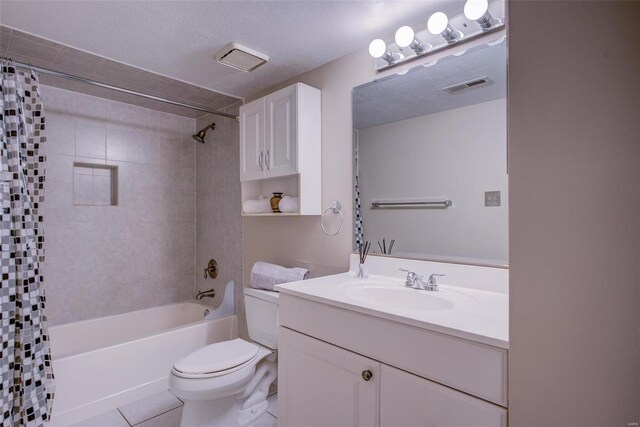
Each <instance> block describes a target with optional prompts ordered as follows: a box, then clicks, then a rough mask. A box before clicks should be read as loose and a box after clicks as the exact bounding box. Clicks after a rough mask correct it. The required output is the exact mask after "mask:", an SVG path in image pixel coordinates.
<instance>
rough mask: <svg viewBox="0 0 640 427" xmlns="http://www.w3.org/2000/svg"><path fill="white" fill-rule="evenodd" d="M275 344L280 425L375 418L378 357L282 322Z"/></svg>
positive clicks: (368, 422) (321, 425) (373, 421)
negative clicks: (315, 336)
mask: <svg viewBox="0 0 640 427" xmlns="http://www.w3.org/2000/svg"><path fill="white" fill-rule="evenodd" d="M279 347H280V348H281V349H282V348H283V347H284V349H285V351H284V352H281V353H280V354H279V356H278V357H279V361H278V366H279V368H278V376H279V379H278V396H279V397H278V401H279V402H280V403H281V402H286V403H285V405H284V406H281V405H280V404H279V405H280V407H279V408H278V423H279V425H281V426H307V427H312V426H318V427H326V426H367V427H370V426H376V425H378V424H379V422H378V395H379V383H380V363H378V362H376V361H374V360H371V359H368V358H366V357H363V356H360V355H358V354H355V353H352V352H350V351H347V350H344V349H342V348H340V347H336V346H333V345H330V344H327V343H325V342H322V341H320V340H316V339H313V338H309V337H307V336H306V335H302V334H299V333H297V332H294V331H291V330H289V329H286V328H282V329H281V330H280V335H279ZM365 378H368V379H367V380H365Z"/></svg>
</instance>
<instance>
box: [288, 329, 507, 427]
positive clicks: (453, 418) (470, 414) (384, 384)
mask: <svg viewBox="0 0 640 427" xmlns="http://www.w3.org/2000/svg"><path fill="white" fill-rule="evenodd" d="M279 359H280V360H279V363H278V366H279V380H278V393H279V398H278V425H280V426H285V427H287V426H291V427H295V426H341V427H343V426H344V427H346V426H367V427H372V426H382V427H402V426H411V427H413V426H476V427H485V426H486V427H505V426H506V425H507V410H506V409H505V408H503V407H501V406H498V405H494V404H492V403H489V402H486V401H484V400H481V399H478V398H476V397H473V396H470V395H468V394H466V393H462V392H460V391H457V390H454V389H452V388H449V387H446V386H443V385H441V384H438V383H435V382H433V381H430V380H428V379H425V378H422V377H419V376H417V375H413V374H411V373H408V372H405V371H402V370H399V369H396V368H394V367H391V366H389V365H386V364H383V363H381V362H378V361H376V360H373V359H369V358H367V357H364V356H361V355H359V354H356V353H354V352H351V351H348V350H345V349H343V348H340V347H337V346H334V345H332V344H329V343H326V342H324V341H321V340H318V339H315V338H312V337H309V336H307V335H303V334H300V333H298V332H295V331H293V330H291V329H288V328H286V327H280V335H279ZM424 363H431V362H430V361H429V360H424ZM369 374H370V376H369ZM367 378H368V380H367Z"/></svg>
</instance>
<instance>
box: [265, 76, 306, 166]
mask: <svg viewBox="0 0 640 427" xmlns="http://www.w3.org/2000/svg"><path fill="white" fill-rule="evenodd" d="M298 89H299V88H298V85H293V86H289V87H286V88H284V89H282V90H279V91H278V92H276V93H273V94H271V95H268V96H267V97H266V99H265V108H266V117H267V120H266V131H267V139H266V144H265V148H266V151H265V166H266V171H265V174H266V176H267V177H276V176H285V175H291V174H294V173H297V172H298V161H297V160H298V156H297V151H298V150H297V145H298V140H299V138H298V135H297V127H298V126H297V124H298V120H297V114H296V113H297V111H298V109H297V99H298ZM300 113H301V114H311V112H302V111H301V112H300Z"/></svg>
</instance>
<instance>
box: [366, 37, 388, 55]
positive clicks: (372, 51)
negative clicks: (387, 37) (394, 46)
mask: <svg viewBox="0 0 640 427" xmlns="http://www.w3.org/2000/svg"><path fill="white" fill-rule="evenodd" d="M386 51H387V45H386V44H385V42H384V40H381V39H375V40H374V41H372V42H371V43H369V55H371V56H373V57H374V58H381V57H382V56H383V55H384V53H385V52H386Z"/></svg>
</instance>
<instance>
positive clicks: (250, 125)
mask: <svg viewBox="0 0 640 427" xmlns="http://www.w3.org/2000/svg"><path fill="white" fill-rule="evenodd" d="M264 156H265V102H264V98H261V99H258V100H256V101H254V102H250V103H249V104H246V105H243V106H242V107H240V181H250V180H253V179H260V178H264V176H265V171H266V167H265V157H264Z"/></svg>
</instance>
